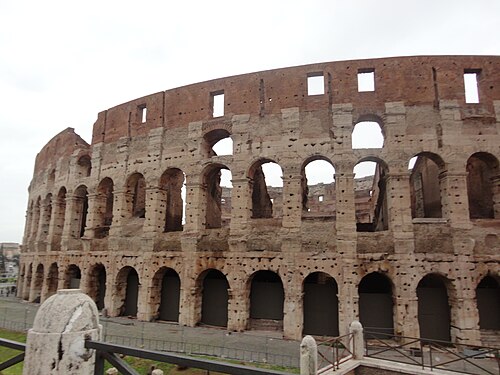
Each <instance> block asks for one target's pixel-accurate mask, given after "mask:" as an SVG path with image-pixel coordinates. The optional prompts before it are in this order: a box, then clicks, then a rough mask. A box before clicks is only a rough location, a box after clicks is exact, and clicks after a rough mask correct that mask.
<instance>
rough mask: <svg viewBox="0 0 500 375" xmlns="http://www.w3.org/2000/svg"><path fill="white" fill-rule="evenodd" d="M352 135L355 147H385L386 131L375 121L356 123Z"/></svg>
mask: <svg viewBox="0 0 500 375" xmlns="http://www.w3.org/2000/svg"><path fill="white" fill-rule="evenodd" d="M351 137H352V139H351V141H352V148H353V149H360V148H382V147H384V133H383V132H382V128H381V127H380V124H379V123H378V122H375V121H360V122H358V123H357V124H356V125H354V129H353V131H352V135H351Z"/></svg>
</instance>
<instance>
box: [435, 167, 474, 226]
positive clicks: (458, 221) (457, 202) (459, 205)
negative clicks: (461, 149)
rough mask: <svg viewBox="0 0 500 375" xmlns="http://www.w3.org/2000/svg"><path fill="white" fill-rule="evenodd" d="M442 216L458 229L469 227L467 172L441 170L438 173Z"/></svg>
mask: <svg viewBox="0 0 500 375" xmlns="http://www.w3.org/2000/svg"><path fill="white" fill-rule="evenodd" d="M439 179H440V186H441V204H442V207H443V217H444V218H446V219H448V221H449V223H450V225H451V226H452V227H454V228H459V229H470V228H471V222H470V219H469V199H468V196H467V173H466V172H463V173H456V172H443V173H441V174H440V175H439Z"/></svg>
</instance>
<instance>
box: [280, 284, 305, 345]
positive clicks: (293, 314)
mask: <svg viewBox="0 0 500 375" xmlns="http://www.w3.org/2000/svg"><path fill="white" fill-rule="evenodd" d="M302 300H303V297H302V291H301V290H300V288H299V289H295V288H290V287H289V288H288V289H287V292H286V293H285V301H284V305H283V310H284V316H283V336H284V337H285V338H287V339H292V340H300V338H301V337H302V321H303V318H302V305H303V303H302Z"/></svg>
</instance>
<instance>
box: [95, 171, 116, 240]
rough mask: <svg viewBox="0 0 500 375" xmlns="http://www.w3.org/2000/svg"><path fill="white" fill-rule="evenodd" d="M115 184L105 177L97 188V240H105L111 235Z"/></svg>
mask: <svg viewBox="0 0 500 375" xmlns="http://www.w3.org/2000/svg"><path fill="white" fill-rule="evenodd" d="M113 203H114V183H113V180H112V179H111V178H109V177H105V178H103V179H102V180H101V182H100V183H99V186H98V187H97V199H96V208H95V210H96V213H97V215H98V219H97V228H96V230H95V237H96V238H104V237H107V236H108V235H109V229H110V227H111V224H112V223H113Z"/></svg>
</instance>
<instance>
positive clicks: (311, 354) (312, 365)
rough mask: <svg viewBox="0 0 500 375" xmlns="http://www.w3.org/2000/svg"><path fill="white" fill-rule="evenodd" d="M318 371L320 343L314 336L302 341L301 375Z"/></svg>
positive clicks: (311, 374)
mask: <svg viewBox="0 0 500 375" xmlns="http://www.w3.org/2000/svg"><path fill="white" fill-rule="evenodd" d="M317 372H318V345H317V344H316V340H314V338H313V337H312V336H309V335H308V336H306V337H304V338H303V339H302V342H301V343H300V375H316V373H317Z"/></svg>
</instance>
